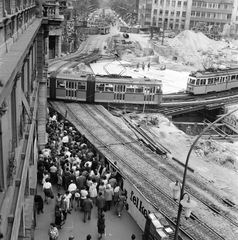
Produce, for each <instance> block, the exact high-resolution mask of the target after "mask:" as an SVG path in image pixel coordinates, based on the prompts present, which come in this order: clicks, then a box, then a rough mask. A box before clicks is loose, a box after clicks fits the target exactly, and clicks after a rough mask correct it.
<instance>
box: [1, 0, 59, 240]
mask: <svg viewBox="0 0 238 240" xmlns="http://www.w3.org/2000/svg"><path fill="white" fill-rule="evenodd" d="M43 13H44V14H43ZM61 22H62V17H60V16H59V5H58V4H57V3H56V4H51V3H50V4H48V5H47V4H45V5H44V11H43V8H42V1H41V0H37V1H35V0H0V59H1V60H0V239H4V240H17V239H22V240H23V239H28V240H29V239H32V229H34V223H35V220H36V214H35V209H34V195H35V194H36V176H37V156H38V147H39V148H44V146H45V144H46V142H45V139H46V129H45V128H46V127H45V126H46V114H47V111H46V107H47V97H46V96H47V88H46V84H47V79H46V77H47V72H46V71H45V64H44V63H45V55H47V51H48V47H49V46H47V43H48V42H49V41H48V39H49V26H50V25H54V26H59V25H60V24H61Z"/></svg>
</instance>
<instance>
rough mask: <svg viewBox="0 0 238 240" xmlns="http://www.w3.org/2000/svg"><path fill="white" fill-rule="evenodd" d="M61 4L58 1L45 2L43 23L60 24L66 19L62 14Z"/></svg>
mask: <svg viewBox="0 0 238 240" xmlns="http://www.w3.org/2000/svg"><path fill="white" fill-rule="evenodd" d="M60 8H61V6H60V4H59V3H58V2H55V3H47V2H46V3H44V5H43V24H50V25H59V24H61V22H62V21H63V20H64V16H63V15H61V14H60V12H62V11H61V9H60Z"/></svg>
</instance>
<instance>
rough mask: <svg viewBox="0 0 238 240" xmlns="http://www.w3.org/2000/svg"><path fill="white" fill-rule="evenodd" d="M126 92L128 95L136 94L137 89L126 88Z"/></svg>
mask: <svg viewBox="0 0 238 240" xmlns="http://www.w3.org/2000/svg"><path fill="white" fill-rule="evenodd" d="M126 92H128V93H134V92H135V89H134V88H126Z"/></svg>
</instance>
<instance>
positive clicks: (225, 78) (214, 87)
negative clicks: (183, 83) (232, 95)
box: [187, 68, 238, 95]
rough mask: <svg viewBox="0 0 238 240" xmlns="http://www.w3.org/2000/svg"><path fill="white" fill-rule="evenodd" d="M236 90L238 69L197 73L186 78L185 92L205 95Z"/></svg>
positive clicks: (237, 86)
mask: <svg viewBox="0 0 238 240" xmlns="http://www.w3.org/2000/svg"><path fill="white" fill-rule="evenodd" d="M233 88H238V68H233V69H224V70H220V69H217V70H213V71H208V70H206V71H197V72H194V73H191V74H190V75H189V76H188V83H187V92H189V93H193V94H195V95H197V94H206V93H209V92H222V91H227V90H230V89H233Z"/></svg>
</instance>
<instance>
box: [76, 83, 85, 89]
mask: <svg viewBox="0 0 238 240" xmlns="http://www.w3.org/2000/svg"><path fill="white" fill-rule="evenodd" d="M78 90H86V83H84V82H78Z"/></svg>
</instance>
